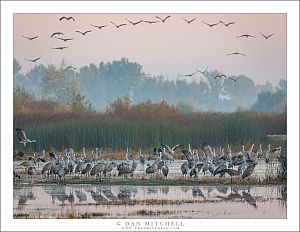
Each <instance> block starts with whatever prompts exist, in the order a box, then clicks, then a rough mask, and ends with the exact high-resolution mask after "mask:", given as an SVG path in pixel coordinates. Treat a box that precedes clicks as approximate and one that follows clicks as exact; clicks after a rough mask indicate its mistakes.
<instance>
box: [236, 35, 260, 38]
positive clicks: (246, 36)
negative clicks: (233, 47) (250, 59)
mask: <svg viewBox="0 0 300 232" xmlns="http://www.w3.org/2000/svg"><path fill="white" fill-rule="evenodd" d="M242 37H245V38H248V37H251V38H255V37H256V36H254V35H249V34H243V35H239V36H237V37H236V38H242Z"/></svg>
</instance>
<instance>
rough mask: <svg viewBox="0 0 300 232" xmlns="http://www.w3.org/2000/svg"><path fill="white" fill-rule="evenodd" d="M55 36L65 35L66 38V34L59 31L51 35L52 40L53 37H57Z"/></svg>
mask: <svg viewBox="0 0 300 232" xmlns="http://www.w3.org/2000/svg"><path fill="white" fill-rule="evenodd" d="M55 35H63V36H65V34H64V33H62V32H59V31H58V32H54V33H53V34H52V35H51V38H53V36H55Z"/></svg>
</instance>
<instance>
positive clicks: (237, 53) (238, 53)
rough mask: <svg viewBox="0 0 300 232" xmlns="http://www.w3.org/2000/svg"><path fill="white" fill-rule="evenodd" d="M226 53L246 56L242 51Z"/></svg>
mask: <svg viewBox="0 0 300 232" xmlns="http://www.w3.org/2000/svg"><path fill="white" fill-rule="evenodd" d="M226 55H227V56H231V55H241V56H246V54H244V53H240V52H233V53H228V54H226Z"/></svg>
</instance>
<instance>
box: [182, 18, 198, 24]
mask: <svg viewBox="0 0 300 232" xmlns="http://www.w3.org/2000/svg"><path fill="white" fill-rule="evenodd" d="M183 20H184V21H186V23H187V24H190V23H192V22H194V21H195V20H196V18H193V19H190V20H187V19H185V18H183Z"/></svg>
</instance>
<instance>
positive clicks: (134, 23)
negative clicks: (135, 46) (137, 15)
mask: <svg viewBox="0 0 300 232" xmlns="http://www.w3.org/2000/svg"><path fill="white" fill-rule="evenodd" d="M125 19H126V21H127V22H129V23H131V24H132V25H133V26H135V25H137V24H139V23H141V22H143V20H139V21H136V22H132V21H130V20H129V19H128V18H125Z"/></svg>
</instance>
